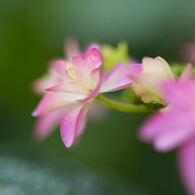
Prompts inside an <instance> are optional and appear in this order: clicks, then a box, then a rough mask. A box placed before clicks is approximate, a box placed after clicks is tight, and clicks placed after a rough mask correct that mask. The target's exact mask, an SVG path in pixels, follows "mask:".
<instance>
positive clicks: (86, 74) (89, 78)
mask: <svg viewBox="0 0 195 195" xmlns="http://www.w3.org/2000/svg"><path fill="white" fill-rule="evenodd" d="M72 63H73V66H74V71H75V73H76V75H77V76H78V77H79V78H80V82H81V83H82V85H83V86H85V87H86V88H87V89H93V88H94V86H95V83H96V82H97V79H98V78H99V76H98V75H99V74H95V75H96V77H97V78H96V80H94V75H93V73H94V72H95V73H99V70H98V71H97V69H94V70H91V68H90V66H89V65H88V64H87V62H86V61H85V60H84V59H83V58H82V57H77V56H74V57H73V58H72Z"/></svg>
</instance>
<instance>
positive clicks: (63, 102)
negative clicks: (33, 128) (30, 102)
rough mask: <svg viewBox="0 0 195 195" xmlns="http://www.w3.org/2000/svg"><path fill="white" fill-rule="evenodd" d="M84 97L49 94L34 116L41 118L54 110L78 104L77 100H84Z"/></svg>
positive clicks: (79, 95) (41, 102) (70, 94)
mask: <svg viewBox="0 0 195 195" xmlns="http://www.w3.org/2000/svg"><path fill="white" fill-rule="evenodd" d="M84 97H85V96H84V95H81V94H73V93H49V94H46V95H45V96H44V97H43V98H42V100H41V101H40V103H39V105H38V106H37V108H36V109H35V111H34V112H33V113H32V115H33V116H40V115H42V114H45V113H47V112H50V111H52V110H55V109H57V108H60V107H64V106H67V105H70V104H73V103H76V100H79V99H82V98H84Z"/></svg>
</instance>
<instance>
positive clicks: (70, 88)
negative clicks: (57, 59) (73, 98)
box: [46, 81, 88, 94]
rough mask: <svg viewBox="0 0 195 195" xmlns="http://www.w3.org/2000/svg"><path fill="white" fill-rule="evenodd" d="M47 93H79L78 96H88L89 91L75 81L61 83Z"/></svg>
mask: <svg viewBox="0 0 195 195" xmlns="http://www.w3.org/2000/svg"><path fill="white" fill-rule="evenodd" d="M46 91H51V92H64V93H78V94H87V93H88V91H87V90H86V89H85V88H84V87H83V86H82V85H81V84H79V83H77V82H75V81H66V82H60V83H58V84H57V85H55V86H52V87H50V88H48V89H46Z"/></svg>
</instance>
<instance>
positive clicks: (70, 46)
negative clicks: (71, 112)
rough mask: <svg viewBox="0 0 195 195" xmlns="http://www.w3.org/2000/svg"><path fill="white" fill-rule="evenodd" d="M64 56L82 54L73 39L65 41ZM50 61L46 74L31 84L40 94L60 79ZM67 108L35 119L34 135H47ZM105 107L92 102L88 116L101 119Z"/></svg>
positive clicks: (39, 136) (104, 113) (94, 45)
mask: <svg viewBox="0 0 195 195" xmlns="http://www.w3.org/2000/svg"><path fill="white" fill-rule="evenodd" d="M91 47H95V48H97V49H99V46H98V45H97V44H93V45H91ZM64 48H65V54H64V55H65V56H66V59H67V60H71V58H72V57H73V56H79V55H81V54H82V52H81V49H80V48H79V45H78V42H77V41H76V40H75V39H68V40H67V41H66V42H65V47H64ZM53 63H55V62H52V63H51V64H50V65H49V70H48V72H47V74H46V75H44V76H43V77H41V78H40V79H37V80H36V81H35V82H34V84H33V89H34V91H35V92H36V93H38V94H40V95H44V94H45V90H46V89H47V88H48V87H50V86H53V85H55V84H57V83H58V82H61V81H62V78H61V76H60V75H59V74H58V73H57V72H56V71H55V68H54V66H53ZM66 111H67V109H58V110H54V111H52V112H48V113H47V114H44V115H42V116H40V117H39V118H38V119H37V120H36V124H35V130H34V136H35V138H36V139H38V140H42V139H44V138H45V137H46V136H48V135H49V134H50V133H51V132H52V131H53V130H54V129H55V128H56V126H57V125H58V123H59V122H60V120H61V119H62V117H63V115H64V114H65V113H66ZM106 113H107V112H106V109H105V107H103V106H102V105H101V104H100V103H98V102H96V103H95V104H93V106H92V108H91V109H90V115H89V116H90V118H91V119H96V120H97V119H98V120H101V119H102V118H103V117H104V116H105V115H106Z"/></svg>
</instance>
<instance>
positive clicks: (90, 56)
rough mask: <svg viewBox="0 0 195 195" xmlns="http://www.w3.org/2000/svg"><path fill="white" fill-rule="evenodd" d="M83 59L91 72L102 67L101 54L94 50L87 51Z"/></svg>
mask: <svg viewBox="0 0 195 195" xmlns="http://www.w3.org/2000/svg"><path fill="white" fill-rule="evenodd" d="M84 59H85V61H86V62H87V64H88V65H89V66H90V69H91V70H94V69H97V68H98V69H99V68H100V67H101V66H102V63H103V60H102V56H101V53H100V51H99V50H98V49H96V48H91V49H89V50H88V51H87V52H86V53H85V55H84Z"/></svg>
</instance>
